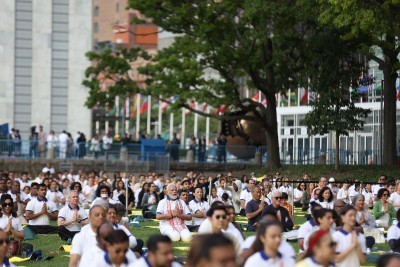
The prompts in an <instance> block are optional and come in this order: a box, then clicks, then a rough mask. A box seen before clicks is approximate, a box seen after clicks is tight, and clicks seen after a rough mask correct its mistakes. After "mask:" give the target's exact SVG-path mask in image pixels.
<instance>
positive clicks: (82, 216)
mask: <svg viewBox="0 0 400 267" xmlns="http://www.w3.org/2000/svg"><path fill="white" fill-rule="evenodd" d="M78 202H79V192H78V191H75V190H73V191H71V192H70V193H69V196H68V203H69V204H68V205H65V206H64V207H63V208H61V210H60V212H59V213H58V219H57V224H58V230H59V233H58V235H59V236H60V237H61V239H64V240H67V241H68V239H69V240H72V238H73V237H74V236H75V234H77V233H79V232H80V230H81V228H82V226H83V225H85V224H88V223H89V220H88V216H87V215H86V212H85V211H84V210H83V209H82V208H80V207H79V206H78Z"/></svg>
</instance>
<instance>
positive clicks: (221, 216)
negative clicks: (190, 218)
mask: <svg viewBox="0 0 400 267" xmlns="http://www.w3.org/2000/svg"><path fill="white" fill-rule="evenodd" d="M215 219H217V220H219V219H222V220H226V215H215Z"/></svg>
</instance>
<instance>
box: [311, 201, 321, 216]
mask: <svg viewBox="0 0 400 267" xmlns="http://www.w3.org/2000/svg"><path fill="white" fill-rule="evenodd" d="M310 206H311V216H312V217H314V218H315V211H316V210H320V209H322V206H321V205H320V204H318V203H316V202H315V201H314V202H311V203H310Z"/></svg>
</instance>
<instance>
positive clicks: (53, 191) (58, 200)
mask: <svg viewBox="0 0 400 267" xmlns="http://www.w3.org/2000/svg"><path fill="white" fill-rule="evenodd" d="M46 198H47V199H49V200H51V201H53V202H54V204H56V207H57V209H61V208H62V207H63V206H64V205H65V201H66V200H65V196H64V195H63V193H61V192H60V191H58V183H57V181H55V180H53V181H51V182H50V190H48V191H47V193H46Z"/></svg>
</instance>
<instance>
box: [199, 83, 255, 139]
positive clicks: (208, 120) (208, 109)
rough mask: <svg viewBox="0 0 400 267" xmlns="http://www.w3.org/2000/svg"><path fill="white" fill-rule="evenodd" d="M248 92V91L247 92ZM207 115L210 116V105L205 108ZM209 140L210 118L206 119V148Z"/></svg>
mask: <svg viewBox="0 0 400 267" xmlns="http://www.w3.org/2000/svg"><path fill="white" fill-rule="evenodd" d="M247 92H248V90H247ZM207 113H208V114H210V105H208V106H207ZM209 140H210V117H207V118H206V145H207V146H208V142H209Z"/></svg>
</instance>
